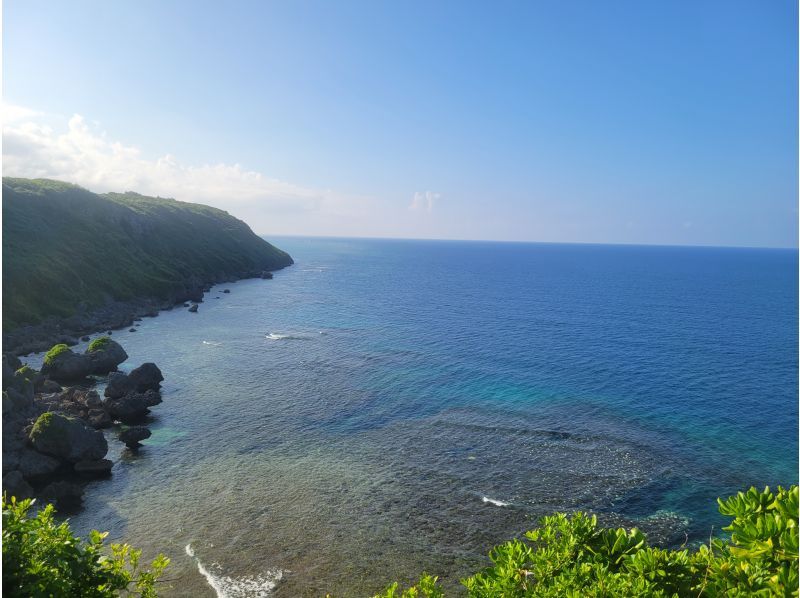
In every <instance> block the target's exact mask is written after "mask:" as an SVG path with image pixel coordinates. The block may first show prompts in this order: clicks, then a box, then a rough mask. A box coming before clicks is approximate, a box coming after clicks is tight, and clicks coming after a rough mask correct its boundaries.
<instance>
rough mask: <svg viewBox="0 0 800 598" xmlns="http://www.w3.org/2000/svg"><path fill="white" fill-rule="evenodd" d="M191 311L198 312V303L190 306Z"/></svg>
mask: <svg viewBox="0 0 800 598" xmlns="http://www.w3.org/2000/svg"><path fill="white" fill-rule="evenodd" d="M189 311H190V312H192V313H193V314H196V313H197V303H195V304H194V305H192V306H191V307H190V308H189Z"/></svg>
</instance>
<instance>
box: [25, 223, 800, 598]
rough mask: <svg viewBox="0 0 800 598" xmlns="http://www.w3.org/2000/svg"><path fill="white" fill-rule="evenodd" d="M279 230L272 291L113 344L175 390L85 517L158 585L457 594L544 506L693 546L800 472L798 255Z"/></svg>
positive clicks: (239, 294)
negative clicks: (154, 569)
mask: <svg viewBox="0 0 800 598" xmlns="http://www.w3.org/2000/svg"><path fill="white" fill-rule="evenodd" d="M274 241H275V243H276V244H277V245H278V246H279V247H281V248H282V249H285V250H287V251H289V253H291V255H292V256H293V257H294V259H295V261H296V265H295V266H293V267H291V268H288V269H286V270H283V271H280V272H277V273H276V274H275V278H274V279H273V280H271V281H262V280H250V281H242V282H239V283H233V284H226V285H221V286H219V287H216V288H215V289H213V290H212V291H211V292H210V293H208V294H207V295H206V300H205V302H204V303H202V304H201V306H200V310H199V312H198V313H197V314H191V313H188V312H187V311H186V310H184V309H178V310H174V311H171V312H163V313H162V314H161V315H160V316H158V317H157V318H152V319H145V320H144V321H143V322H142V325H141V327H139V328H138V331H137V332H136V333H129V332H126V331H120V332H115V333H114V338H115V339H116V340H118V341H120V342H121V343H122V344H123V346H124V347H125V348H126V350H127V352H128V353H129V355H130V359H129V360H128V362H127V363H126V364H124V366H125V368H127V369H130V368H131V367H134V366H136V365H138V364H140V363H142V362H144V361H154V362H155V363H157V364H158V365H159V367H160V368H161V369H162V371H163V373H164V377H165V378H166V381H165V383H164V403H163V404H161V405H159V406H157V407H156V408H154V410H153V422H152V430H153V436H152V437H151V438H150V439H149V440H148V441H146V442H145V446H144V448H143V449H142V450H140V451H139V454H138V455H131V454H129V453H128V452H127V451H125V450H123V449H122V448H121V446H120V445H119V444H118V443H116V442H112V443H111V445H112V448H111V453H112V455H111V456H112V458H113V459H114V461H115V466H114V470H113V477H112V478H111V479H110V480H104V481H97V482H93V483H92V484H91V485H90V488H89V490H88V492H87V496H86V501H85V504H86V509H85V510H84V511H83V512H81V513H79V514H77V515H75V516H73V517H72V522H73V524H74V525H75V526H76V527H77V529H78V530H79V531H81V532H85V531H86V530H88V529H90V528H99V529H103V530H110V531H111V534H110V537H112V538H116V539H124V540H126V541H129V542H131V543H133V544H135V545H137V546H140V547H143V548H144V549H145V551H146V552H147V553H148V554H149V555H152V554H154V553H155V552H157V551H163V552H165V553H167V554H168V556H170V557H171V558H172V563H173V564H172V565H171V567H170V570H169V573H168V574H167V576H166V577H167V578H168V579H169V580H170V582H169V584H168V585H170V586H171V590H166V589H165V590H166V591H165V594H167V595H178V596H181V595H196V596H203V595H208V596H213V595H215V593H218V594H219V595H226V596H258V595H274V596H303V595H309V596H316V595H324V594H325V592H334V593H335V594H337V595H339V596H356V595H367V594H369V593H370V592H376V591H378V590H379V589H381V588H382V587H383V586H384V585H385V584H386V583H387V582H389V581H391V580H393V579H401V580H403V579H409V578H411V577H412V576H415V575H416V574H418V573H419V572H420V571H422V570H423V569H424V570H427V571H429V572H432V573H437V574H440V575H441V576H442V577H443V578H444V579H445V581H446V583H448V584H449V585H455V584H457V580H458V578H459V577H460V576H463V575H465V574H467V573H468V572H470V571H472V570H474V569H475V568H476V567H477V566H480V565H481V564H482V563H484V560H483V559H484V556H483V555H485V553H486V552H487V551H488V549H489V548H490V547H491V546H492V545H493V544H494V543H497V542H499V541H501V540H504V539H507V538H509V537H511V536H512V535H514V534H517V533H519V532H521V531H524V530H525V529H528V528H530V527H532V526H533V525H534V524H535V520H536V518H537V517H539V516H541V515H543V514H546V513H549V512H552V511H554V510H574V509H592V510H595V511H598V512H600V513H601V514H604V516H605V517H606V518H608V520H610V521H615V520H616V519H617V518H619V517H622V518H624V519H627V520H635V521H637V522H638V523H639V524H640V525H641V526H642V527H643V528H644V529H646V530H648V531H651V533H652V535H653V537H654V538H657V539H659V540H660V541H662V542H666V543H669V542H671V541H676V540H677V541H680V542H682V541H683V540H684V538H685V536H684V533H686V534H688V536H689V539H690V540H702V539H704V538H707V537H708V534H709V532H710V530H711V527H712V526H715V528H718V527H719V525H720V523H721V522H722V521H723V520H721V519H720V518H719V517H718V515H717V514H716V510H715V502H714V499H715V497H717V496H720V495H724V494H727V493H730V492H734V491H736V490H738V489H742V488H745V487H747V486H749V485H751V484H755V485H765V484H770V485H776V484H778V483H781V484H784V485H787V484H790V483H796V482H797V467H798V459H797V449H798V446H797V435H796V430H797V423H798V413H797V391H798V372H797V358H798V356H797V342H796V339H797V332H798V330H797V326H798V323H797V254H796V252H793V251H782V250H746V249H713V248H658V247H621V246H591V245H584V246H578V245H537V244H493V243H466V242H464V243H462V242H425V241H377V240H338V239H327V240H326V239H298V238H282V239H274ZM223 288H229V289H230V290H231V293H230V294H223V293H222V292H221V290H222V289H223ZM216 297H219V299H217V298H216ZM39 359H40V358H39V357H37V356H32V357H31V358H30V359H29V361H30V362H31V363H32V364H34V365H36V364H37V363H38V361H39ZM212 586H214V588H216V589H212Z"/></svg>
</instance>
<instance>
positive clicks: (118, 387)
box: [103, 372, 133, 399]
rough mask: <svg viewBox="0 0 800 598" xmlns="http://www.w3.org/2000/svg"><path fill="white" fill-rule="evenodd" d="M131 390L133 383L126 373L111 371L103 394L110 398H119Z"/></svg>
mask: <svg viewBox="0 0 800 598" xmlns="http://www.w3.org/2000/svg"><path fill="white" fill-rule="evenodd" d="M131 390H133V385H132V384H131V381H130V380H129V379H128V376H127V374H123V373H122V372H112V373H111V374H109V376H108V384H107V385H106V389H105V390H104V391H103V394H104V395H105V396H107V397H108V398H110V399H120V398H122V397H124V396H125V395H126V394H128V393H129V392H130V391H131Z"/></svg>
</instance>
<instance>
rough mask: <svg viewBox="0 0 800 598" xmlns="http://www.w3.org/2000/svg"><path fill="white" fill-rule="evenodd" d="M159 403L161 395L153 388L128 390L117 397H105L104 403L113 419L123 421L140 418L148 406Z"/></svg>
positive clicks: (147, 409) (148, 408)
mask: <svg viewBox="0 0 800 598" xmlns="http://www.w3.org/2000/svg"><path fill="white" fill-rule="evenodd" d="M159 403H161V395H160V394H159V393H158V392H157V391H155V390H148V391H146V392H135V391H130V392H128V393H126V394H125V395H124V396H122V397H119V398H106V400H105V402H104V405H105V408H106V411H108V413H109V415H111V417H113V418H114V419H118V420H120V421H121V422H123V423H131V422H136V421H139V420H141V418H142V417H144V416H145V415H146V414H147V412H148V411H149V410H150V407H153V406H154V405H158V404H159Z"/></svg>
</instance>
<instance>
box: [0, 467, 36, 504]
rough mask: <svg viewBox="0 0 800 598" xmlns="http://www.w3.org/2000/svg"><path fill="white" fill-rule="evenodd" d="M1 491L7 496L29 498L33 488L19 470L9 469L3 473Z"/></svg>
mask: <svg viewBox="0 0 800 598" xmlns="http://www.w3.org/2000/svg"><path fill="white" fill-rule="evenodd" d="M3 492H5V493H6V494H8V496H16V497H17V498H30V497H32V496H33V488H31V485H30V484H28V482H26V481H25V478H23V477H22V474H21V473H20V472H19V471H10V472H8V473H7V474H4V475H3Z"/></svg>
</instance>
